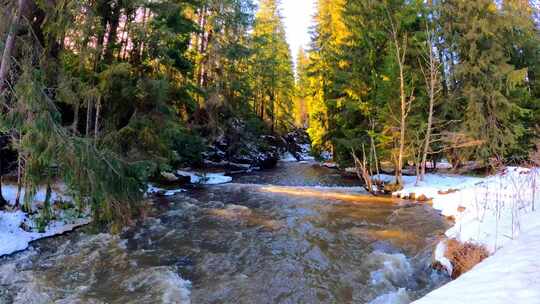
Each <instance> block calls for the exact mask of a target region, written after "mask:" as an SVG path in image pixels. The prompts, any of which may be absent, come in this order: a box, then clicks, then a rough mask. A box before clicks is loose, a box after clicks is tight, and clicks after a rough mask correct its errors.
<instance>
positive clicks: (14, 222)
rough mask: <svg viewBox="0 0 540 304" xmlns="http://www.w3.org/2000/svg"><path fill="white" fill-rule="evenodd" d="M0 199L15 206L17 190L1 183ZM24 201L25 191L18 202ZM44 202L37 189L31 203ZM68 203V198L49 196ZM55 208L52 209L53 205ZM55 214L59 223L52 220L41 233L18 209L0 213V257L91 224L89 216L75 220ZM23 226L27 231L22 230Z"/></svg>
mask: <svg viewBox="0 0 540 304" xmlns="http://www.w3.org/2000/svg"><path fill="white" fill-rule="evenodd" d="M2 186H3V187H2V188H3V189H2V190H3V193H2V194H3V196H4V198H5V199H6V200H7V201H8V202H9V203H10V204H14V203H15V198H16V196H17V187H16V186H15V185H9V184H4V185H2ZM23 198H24V191H23V192H22V193H21V202H22V201H23ZM44 200H45V189H44V188H42V189H39V191H38V193H37V194H36V196H35V198H34V201H35V202H36V203H37V204H39V203H41V202H43V201H44ZM57 200H61V201H69V200H71V198H70V197H68V196H64V195H61V194H58V192H56V191H54V192H53V193H52V197H51V201H53V202H54V201H57ZM53 208H54V206H53ZM55 214H56V215H58V218H59V219H58V220H53V221H51V222H50V223H49V224H48V225H47V226H46V227H45V230H44V231H42V232H37V231H38V229H37V227H36V224H35V222H34V220H32V219H31V218H30V216H29V215H28V214H26V213H24V212H22V211H20V210H16V211H0V256H3V255H7V254H11V253H14V252H17V251H20V250H24V249H26V248H28V246H29V244H30V242H32V241H35V240H38V239H42V238H45V237H50V236H54V235H58V234H62V233H65V232H67V231H71V230H73V229H75V228H77V227H79V226H83V225H86V224H88V223H89V222H90V217H89V216H87V217H78V215H77V214H75V213H74V212H72V213H70V211H69V210H55ZM23 226H25V227H26V229H23Z"/></svg>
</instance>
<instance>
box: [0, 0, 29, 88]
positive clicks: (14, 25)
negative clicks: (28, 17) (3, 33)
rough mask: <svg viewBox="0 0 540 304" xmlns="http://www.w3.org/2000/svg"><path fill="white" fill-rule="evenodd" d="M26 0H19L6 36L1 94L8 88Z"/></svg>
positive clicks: (0, 83)
mask: <svg viewBox="0 0 540 304" xmlns="http://www.w3.org/2000/svg"><path fill="white" fill-rule="evenodd" d="M25 1H26V0H19V2H18V7H17V9H16V11H15V14H14V16H13V20H12V21H11V26H10V29H9V34H8V36H7V38H6V44H5V46H4V53H3V54H2V62H1V63H0V95H2V94H3V93H4V90H5V89H6V88H7V78H8V74H9V68H10V66H11V57H12V56H13V51H14V49H15V38H16V36H17V30H18V27H19V24H20V22H21V15H22V10H23V8H24V7H25V4H26V3H25Z"/></svg>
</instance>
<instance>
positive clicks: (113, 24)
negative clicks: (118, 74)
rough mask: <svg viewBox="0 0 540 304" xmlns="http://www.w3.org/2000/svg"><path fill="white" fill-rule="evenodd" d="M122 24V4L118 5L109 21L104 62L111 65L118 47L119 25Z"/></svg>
mask: <svg viewBox="0 0 540 304" xmlns="http://www.w3.org/2000/svg"><path fill="white" fill-rule="evenodd" d="M119 24H120V4H119V3H116V4H115V6H114V9H113V10H112V12H111V15H110V19H109V32H108V34H107V47H106V48H105V53H104V57H103V58H104V60H105V63H107V64H110V63H111V62H112V61H113V58H114V50H115V48H116V47H117V45H118V39H117V38H118V37H117V34H118V25H119Z"/></svg>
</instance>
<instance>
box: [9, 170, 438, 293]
mask: <svg viewBox="0 0 540 304" xmlns="http://www.w3.org/2000/svg"><path fill="white" fill-rule="evenodd" d="M147 213H148V214H147V216H146V217H145V218H144V219H143V220H139V222H138V223H136V225H133V227H130V228H126V229H125V231H124V232H123V233H121V234H120V235H111V234H109V233H96V232H95V231H92V229H91V228H89V227H88V228H83V229H80V230H78V231H76V232H73V233H69V234H66V235H63V236H59V237H54V238H50V239H45V240H41V241H37V242H35V243H33V244H32V246H31V248H29V249H28V250H26V251H23V252H20V253H17V254H15V255H12V256H8V257H4V258H2V259H0V303H410V302H411V301H413V300H415V299H417V298H419V297H421V296H422V295H424V294H426V293H428V292H429V291H431V290H433V289H434V288H436V287H438V286H439V285H441V284H443V283H445V282H446V281H447V278H446V277H445V276H443V275H441V274H439V273H437V272H436V271H434V270H432V269H431V268H430V267H429V266H430V263H431V252H432V249H433V247H434V245H435V244H436V240H437V238H438V237H439V236H440V235H441V233H443V232H444V231H445V230H446V229H447V228H448V223H447V222H446V220H445V219H444V217H442V216H441V215H440V214H439V213H438V212H436V211H435V210H433V209H432V208H431V207H429V206H427V205H423V204H415V203H413V202H407V201H397V200H393V199H390V198H373V197H371V196H369V195H366V194H365V193H363V192H362V190H361V188H359V187H357V181H355V180H353V179H348V178H344V177H342V176H340V175H339V173H338V172H337V171H334V170H331V169H328V168H324V167H321V166H319V165H318V164H316V163H279V165H278V167H277V168H276V169H273V170H268V171H263V172H256V173H252V174H247V175H242V176H239V177H236V178H235V179H234V180H233V183H230V184H225V185H218V186H207V187H197V188H195V189H191V190H189V191H187V192H184V193H181V194H178V195H176V196H172V197H167V198H156V199H154V201H153V204H152V205H151V207H149V208H148V212H147Z"/></svg>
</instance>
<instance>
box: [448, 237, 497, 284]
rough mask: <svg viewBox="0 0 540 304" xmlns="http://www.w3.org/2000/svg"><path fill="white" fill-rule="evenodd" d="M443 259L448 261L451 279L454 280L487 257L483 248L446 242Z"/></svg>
mask: <svg viewBox="0 0 540 304" xmlns="http://www.w3.org/2000/svg"><path fill="white" fill-rule="evenodd" d="M444 255H445V257H446V258H448V259H449V260H450V262H451V263H452V267H453V268H454V269H453V271H452V279H456V278H457V277H459V276H460V275H462V274H463V273H465V272H467V271H469V270H471V269H472V268H473V267H474V266H475V265H476V264H478V263H480V262H482V261H483V260H484V259H485V258H487V257H488V256H489V252H488V250H487V249H486V247H485V246H482V245H478V244H474V243H469V242H467V243H461V242H459V241H458V240H455V239H450V240H448V241H446V252H445V254H444Z"/></svg>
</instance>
